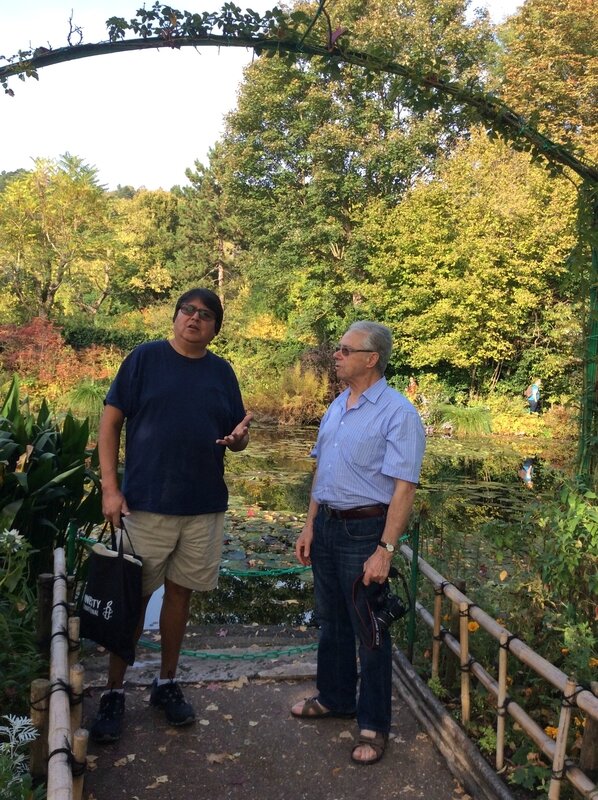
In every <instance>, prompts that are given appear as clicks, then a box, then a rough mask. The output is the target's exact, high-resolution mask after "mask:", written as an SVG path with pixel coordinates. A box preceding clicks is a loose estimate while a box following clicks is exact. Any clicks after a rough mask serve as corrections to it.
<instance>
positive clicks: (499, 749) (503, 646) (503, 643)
mask: <svg viewBox="0 0 598 800" xmlns="http://www.w3.org/2000/svg"><path fill="white" fill-rule="evenodd" d="M508 641H509V635H508V633H507V632H506V631H505V632H504V633H501V635H500V648H499V650H498V696H497V698H496V703H497V707H498V711H497V717H496V771H497V772H500V771H501V770H502V769H503V767H504V766H505V722H506V716H507V709H506V708H505V700H506V699H507V666H508V659H509V652H508V650H507V642H508Z"/></svg>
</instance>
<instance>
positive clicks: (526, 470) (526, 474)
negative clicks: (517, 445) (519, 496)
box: [517, 458, 536, 489]
mask: <svg viewBox="0 0 598 800" xmlns="http://www.w3.org/2000/svg"><path fill="white" fill-rule="evenodd" d="M535 463H536V459H535V458H526V459H524V461H523V462H522V464H521V467H520V468H519V470H518V471H517V475H518V476H519V477H520V478H521V480H522V481H523V485H524V486H525V488H526V489H533V488H534V464H535Z"/></svg>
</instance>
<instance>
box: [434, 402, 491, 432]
mask: <svg viewBox="0 0 598 800" xmlns="http://www.w3.org/2000/svg"><path fill="white" fill-rule="evenodd" d="M425 421H426V423H427V424H429V425H436V426H438V427H440V428H441V430H442V429H443V428H444V429H447V430H449V431H450V432H451V433H452V432H454V433H457V434H465V435H468V436H476V435H478V436H479V435H481V434H488V433H490V432H491V431H492V422H491V415H490V412H489V410H488V409H487V408H484V407H483V406H479V405H477V406H476V405H471V406H469V407H464V406H456V405H451V404H439V405H437V406H433V407H432V408H431V409H430V410H429V412H428V416H427V417H426V420H425Z"/></svg>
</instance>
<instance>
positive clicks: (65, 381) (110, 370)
mask: <svg viewBox="0 0 598 800" xmlns="http://www.w3.org/2000/svg"><path fill="white" fill-rule="evenodd" d="M0 347H1V348H2V353H1V355H0V364H1V366H2V369H3V370H4V371H5V372H6V373H8V374H9V375H10V374H13V373H16V374H18V375H19V376H21V385H22V386H23V388H25V389H26V390H27V392H28V393H29V400H30V402H31V405H32V406H34V407H36V408H38V407H39V406H40V405H41V402H42V399H46V400H47V401H48V402H52V403H56V404H59V405H60V406H61V407H62V408H63V409H65V410H66V409H67V408H68V394H69V392H70V391H72V390H73V387H75V386H76V385H77V384H78V383H79V382H81V381H94V382H96V381H99V382H102V381H106V380H107V379H110V378H112V377H113V376H114V374H115V373H116V370H117V368H118V365H119V364H120V361H121V360H122V356H121V354H120V353H117V352H114V350H113V349H106V348H101V347H97V346H93V345H92V346H89V347H87V348H85V349H84V350H78V351H73V349H71V347H69V346H68V345H67V344H65V341H64V340H63V338H62V336H61V333H60V331H59V329H58V328H57V327H56V326H55V325H54V324H53V323H51V322H49V321H47V320H43V319H40V318H39V317H36V318H34V319H33V320H31V322H29V323H27V324H25V325H4V326H1V327H0Z"/></svg>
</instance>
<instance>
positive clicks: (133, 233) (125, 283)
mask: <svg viewBox="0 0 598 800" xmlns="http://www.w3.org/2000/svg"><path fill="white" fill-rule="evenodd" d="M112 208H113V211H114V213H115V215H116V216H115V219H114V221H113V224H114V232H115V243H114V252H115V266H114V269H113V270H112V271H111V274H110V292H109V297H108V304H109V307H110V313H112V314H114V313H115V312H118V311H120V310H121V309H123V308H131V307H133V308H144V307H146V306H147V305H148V304H151V303H153V302H156V301H160V300H163V299H164V298H165V297H168V295H169V293H170V290H171V288H172V285H173V281H174V274H175V268H174V265H175V260H176V250H177V247H176V233H177V228H178V215H179V208H178V200H177V197H176V196H175V195H174V194H173V193H171V192H166V191H163V190H158V191H148V190H146V189H141V190H139V191H138V192H136V193H135V195H134V196H133V197H132V198H129V199H114V200H113V201H112Z"/></svg>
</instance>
